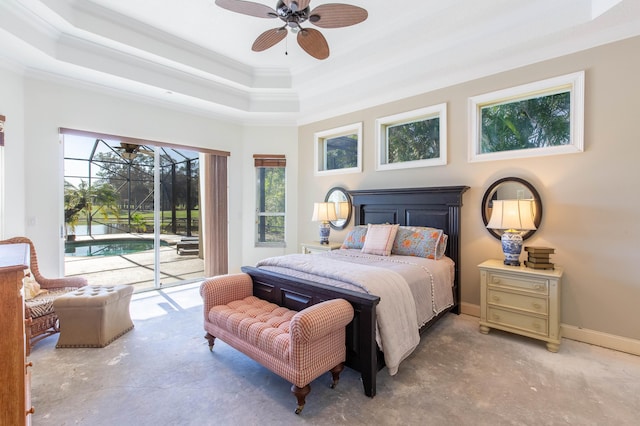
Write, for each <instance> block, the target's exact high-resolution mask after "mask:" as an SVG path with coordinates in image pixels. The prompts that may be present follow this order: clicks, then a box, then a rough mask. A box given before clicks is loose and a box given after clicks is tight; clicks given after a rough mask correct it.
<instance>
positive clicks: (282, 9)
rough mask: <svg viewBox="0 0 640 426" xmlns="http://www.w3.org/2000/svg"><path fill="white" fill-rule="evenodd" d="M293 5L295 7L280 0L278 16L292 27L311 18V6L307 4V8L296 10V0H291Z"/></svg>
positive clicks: (277, 8) (277, 9) (277, 6)
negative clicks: (294, 0)
mask: <svg viewBox="0 0 640 426" xmlns="http://www.w3.org/2000/svg"><path fill="white" fill-rule="evenodd" d="M291 6H294V7H288V6H287V5H286V4H285V3H284V2H283V1H282V0H279V1H278V4H277V5H276V11H277V12H278V18H280V19H281V20H283V21H284V22H286V23H287V25H289V26H290V27H299V26H300V24H301V23H303V22H304V21H306V20H307V19H309V12H310V10H311V8H310V7H309V6H307V7H306V8H305V9H302V10H296V7H295V6H297V3H296V2H291Z"/></svg>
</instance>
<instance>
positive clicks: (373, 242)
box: [362, 224, 399, 256]
mask: <svg viewBox="0 0 640 426" xmlns="http://www.w3.org/2000/svg"><path fill="white" fill-rule="evenodd" d="M398 226H399V225H397V224H396V225H372V224H369V225H368V226H367V236H366V238H365V240H364V245H363V246H362V252H363V253H367V254H376V255H378V256H389V255H390V254H391V247H393V241H394V240H395V238H396V233H397V232H398Z"/></svg>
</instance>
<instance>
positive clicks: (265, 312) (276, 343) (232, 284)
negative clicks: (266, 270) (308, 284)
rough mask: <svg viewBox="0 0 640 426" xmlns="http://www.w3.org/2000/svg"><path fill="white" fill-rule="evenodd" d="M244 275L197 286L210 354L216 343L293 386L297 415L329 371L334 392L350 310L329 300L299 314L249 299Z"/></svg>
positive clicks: (346, 304)
mask: <svg viewBox="0 0 640 426" xmlns="http://www.w3.org/2000/svg"><path fill="white" fill-rule="evenodd" d="M252 293H253V282H252V280H251V277H250V276H249V275H248V274H244V273H241V274H230V275H222V276H218V277H214V278H210V279H207V280H206V281H204V282H203V283H202V285H201V286H200V295H201V296H202V298H203V301H204V328H205V330H206V331H207V334H206V336H205V338H206V339H207V340H208V341H209V349H210V350H213V346H214V341H215V339H216V338H220V339H221V340H222V341H224V342H225V343H227V344H228V345H230V346H232V347H234V348H235V349H237V350H239V351H240V352H242V353H244V354H245V355H247V356H249V357H250V358H252V359H253V360H255V361H257V362H258V363H260V364H262V365H263V366H264V367H266V368H268V369H269V370H271V371H272V372H274V373H275V374H277V375H279V376H280V377H282V378H284V379H285V380H287V381H289V382H291V383H292V386H291V392H293V394H294V395H295V396H296V398H297V401H298V406H297V408H296V411H295V412H296V414H300V412H301V411H302V408H303V407H304V404H305V398H306V396H307V395H308V394H309V392H310V391H311V386H310V385H309V383H311V382H312V381H313V380H314V379H316V378H318V377H319V376H320V375H321V374H323V373H325V372H327V371H331V374H332V376H333V383H332V385H331V387H332V388H333V387H335V385H336V384H337V383H338V380H339V376H340V372H341V371H342V369H343V368H344V367H343V363H344V361H345V358H346V346H345V327H346V325H347V324H348V323H349V322H350V321H351V319H352V318H353V307H352V306H351V304H350V303H349V302H347V301H346V300H343V299H334V300H328V301H325V302H322V303H318V304H316V305H313V306H310V307H308V308H305V309H303V310H302V311H300V312H296V311H292V310H289V309H287V308H283V307H280V306H278V305H275V304H273V303H269V302H267V301H265V300H262V299H259V298H257V297H255V296H253V294H252Z"/></svg>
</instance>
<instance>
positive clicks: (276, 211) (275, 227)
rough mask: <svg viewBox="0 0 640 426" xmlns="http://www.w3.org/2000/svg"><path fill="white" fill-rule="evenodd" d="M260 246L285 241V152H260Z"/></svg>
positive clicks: (257, 162) (279, 244) (257, 160)
mask: <svg viewBox="0 0 640 426" xmlns="http://www.w3.org/2000/svg"><path fill="white" fill-rule="evenodd" d="M253 157H254V164H255V169H256V194H257V195H256V238H255V244H256V247H261V246H263V247H264V246H267V247H283V246H284V245H285V213H286V210H285V206H286V173H285V171H286V165H287V160H286V158H285V156H284V155H262V154H256V155H254V156H253Z"/></svg>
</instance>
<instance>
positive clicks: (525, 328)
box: [478, 260, 563, 352]
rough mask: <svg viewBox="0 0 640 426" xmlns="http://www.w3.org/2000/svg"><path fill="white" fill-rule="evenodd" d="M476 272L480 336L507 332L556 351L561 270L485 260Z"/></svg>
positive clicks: (558, 334) (558, 344) (558, 342)
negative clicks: (478, 283)
mask: <svg viewBox="0 0 640 426" xmlns="http://www.w3.org/2000/svg"><path fill="white" fill-rule="evenodd" d="M478 268H480V332H481V333H484V334H486V333H488V332H489V330H490V329H492V328H496V329H499V330H504V331H509V332H512V333H517V334H521V335H523V336H528V337H533V338H534V339H540V340H543V341H545V342H547V349H548V350H549V351H551V352H558V349H559V347H560V338H561V336H560V306H561V305H560V294H561V292H560V284H561V280H562V272H563V271H562V268H561V267H556V268H555V269H551V270H546V269H530V268H527V267H525V266H506V265H504V263H503V262H502V261H501V260H487V261H486V262H483V263H481V264H480V265H478Z"/></svg>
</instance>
